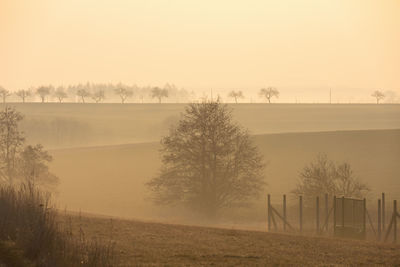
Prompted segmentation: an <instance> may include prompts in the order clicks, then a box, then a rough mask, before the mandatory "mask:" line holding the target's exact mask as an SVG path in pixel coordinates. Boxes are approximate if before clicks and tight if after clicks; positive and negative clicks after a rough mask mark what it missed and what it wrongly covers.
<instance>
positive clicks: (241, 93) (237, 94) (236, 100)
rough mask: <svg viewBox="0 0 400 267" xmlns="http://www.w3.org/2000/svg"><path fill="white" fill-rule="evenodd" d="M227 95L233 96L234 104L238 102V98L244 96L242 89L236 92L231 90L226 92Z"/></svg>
mask: <svg viewBox="0 0 400 267" xmlns="http://www.w3.org/2000/svg"><path fill="white" fill-rule="evenodd" d="M228 96H229V97H232V98H234V99H235V103H236V104H237V102H238V98H244V96H243V92H242V91H237V92H236V91H234V90H232V91H231V92H230V93H229V94H228Z"/></svg>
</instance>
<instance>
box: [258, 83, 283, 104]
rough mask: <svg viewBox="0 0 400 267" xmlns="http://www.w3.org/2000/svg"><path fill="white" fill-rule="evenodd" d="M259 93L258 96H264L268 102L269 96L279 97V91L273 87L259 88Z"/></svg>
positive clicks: (269, 101) (269, 100)
mask: <svg viewBox="0 0 400 267" xmlns="http://www.w3.org/2000/svg"><path fill="white" fill-rule="evenodd" d="M259 95H260V97H265V98H266V99H267V100H268V103H271V98H273V97H276V98H278V97H279V91H278V89H276V88H275V87H268V88H261V90H260V92H259Z"/></svg>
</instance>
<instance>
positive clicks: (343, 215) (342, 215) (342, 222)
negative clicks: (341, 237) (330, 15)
mask: <svg viewBox="0 0 400 267" xmlns="http://www.w3.org/2000/svg"><path fill="white" fill-rule="evenodd" d="M342 231H343V232H342V233H344V197H342Z"/></svg>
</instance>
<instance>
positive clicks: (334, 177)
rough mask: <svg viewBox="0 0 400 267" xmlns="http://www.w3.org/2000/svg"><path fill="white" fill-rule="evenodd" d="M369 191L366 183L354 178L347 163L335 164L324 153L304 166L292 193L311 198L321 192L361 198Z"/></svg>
mask: <svg viewBox="0 0 400 267" xmlns="http://www.w3.org/2000/svg"><path fill="white" fill-rule="evenodd" d="M368 191H369V188H368V186H367V185H366V184H363V183H362V182H360V181H359V180H358V179H357V178H355V176H354V173H353V171H352V170H351V166H350V164H349V163H347V162H344V163H340V164H335V162H333V161H331V160H329V159H328V157H327V156H326V155H325V154H320V155H318V157H317V158H316V160H315V161H314V162H311V163H310V164H308V165H307V166H305V167H304V169H303V171H302V172H301V173H300V181H299V183H298V184H297V187H296V189H295V190H293V193H294V194H298V195H304V197H305V198H306V199H313V198H314V197H316V196H320V195H322V194H328V195H329V196H334V195H336V196H344V197H358V198H361V197H362V196H364V195H365V193H366V192H368Z"/></svg>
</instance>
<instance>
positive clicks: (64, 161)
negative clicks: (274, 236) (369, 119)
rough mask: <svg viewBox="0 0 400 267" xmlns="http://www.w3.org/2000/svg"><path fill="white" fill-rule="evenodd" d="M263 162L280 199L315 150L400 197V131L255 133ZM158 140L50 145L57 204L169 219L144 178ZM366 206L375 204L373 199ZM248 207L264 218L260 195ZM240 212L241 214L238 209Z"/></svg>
mask: <svg viewBox="0 0 400 267" xmlns="http://www.w3.org/2000/svg"><path fill="white" fill-rule="evenodd" d="M254 139H255V142H256V144H257V146H258V147H259V149H260V151H261V153H262V154H263V155H264V157H265V160H266V161H267V162H268V166H267V168H266V173H265V174H266V177H267V182H268V187H267V189H266V191H265V194H267V193H272V196H273V199H274V200H278V201H280V198H281V194H282V193H289V192H290V190H291V189H293V187H294V185H295V183H296V181H297V177H298V173H299V171H300V170H301V169H302V168H303V166H304V165H305V164H306V163H308V162H309V161H310V160H313V159H314V158H315V156H316V155H317V154H318V153H321V152H323V153H327V154H328V156H329V157H330V158H332V159H333V160H336V161H348V162H349V163H350V164H351V165H352V167H353V169H354V172H355V174H356V176H357V177H359V178H360V179H362V181H364V182H366V183H368V184H369V186H370V187H371V189H372V190H373V191H372V193H371V195H370V198H371V199H375V196H376V194H379V193H380V192H386V193H387V200H388V203H389V202H390V201H391V199H393V198H397V199H400V195H399V194H400V183H399V182H398V181H399V180H398V179H399V177H400V164H398V162H400V130H369V131H337V132H317V133H288V134H267V135H257V136H254ZM158 149H159V144H158V143H143V144H127V145H117V146H102V147H92V148H74V149H59V150H52V151H51V154H52V155H53V156H54V158H55V160H54V162H53V163H52V165H51V170H52V171H53V172H54V173H55V174H57V175H58V176H59V177H60V179H61V183H60V185H59V194H58V200H59V204H60V205H61V207H64V206H66V207H67V208H68V209H71V210H82V211H88V212H93V213H101V214H108V215H115V216H125V217H142V218H163V216H167V214H168V220H170V219H173V216H174V214H173V213H172V212H171V211H168V210H166V209H165V208H157V207H154V206H153V205H152V204H151V202H150V201H149V199H148V197H149V196H148V194H147V190H146V187H145V185H144V184H145V182H146V181H148V179H149V178H150V177H152V176H154V175H156V174H157V171H158V168H159V166H160V159H159V154H158ZM371 205H374V206H375V202H374V203H372V204H371ZM247 212H249V213H251V215H249V214H248V215H243V216H247V217H248V218H249V220H250V221H252V220H258V221H259V222H260V227H264V224H263V223H264V222H265V217H264V216H265V199H261V200H260V201H259V203H258V204H257V205H256V206H255V207H254V208H252V209H249V210H248V211H247ZM243 214H245V213H243Z"/></svg>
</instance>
